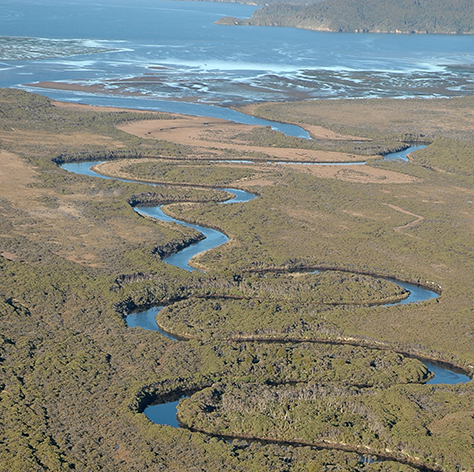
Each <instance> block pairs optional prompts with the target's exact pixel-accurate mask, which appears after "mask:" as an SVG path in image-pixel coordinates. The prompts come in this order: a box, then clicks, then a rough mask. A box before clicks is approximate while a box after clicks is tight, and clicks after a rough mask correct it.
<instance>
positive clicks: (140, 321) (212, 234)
mask: <svg viewBox="0 0 474 472" xmlns="http://www.w3.org/2000/svg"><path fill="white" fill-rule="evenodd" d="M416 149H420V146H417V147H416V148H409V149H407V150H405V151H401V152H399V153H394V154H393V155H388V156H385V159H403V160H407V157H406V156H407V155H408V154H409V153H410V152H412V151H414V150H416ZM101 162H103V161H93V162H92V161H91V162H79V163H66V164H63V165H62V166H61V167H62V168H63V169H65V170H67V171H69V172H73V173H76V174H81V175H87V176H90V177H100V178H104V179H113V177H108V176H105V175H102V174H98V173H96V172H94V171H93V170H92V167H94V166H95V165H97V164H100V163H101ZM117 180H121V181H124V182H134V181H133V180H126V179H117ZM148 185H154V184H148ZM220 190H223V191H226V192H229V193H231V194H233V195H234V198H232V199H229V200H227V201H225V202H223V203H235V202H248V201H250V200H252V199H254V198H256V196H255V195H253V194H251V193H248V192H245V191H243V190H239V189H231V188H222V189H220ZM134 209H135V211H137V212H138V213H140V214H142V215H146V216H149V217H152V218H155V219H158V220H160V221H166V222H175V223H178V224H182V225H184V226H187V227H190V228H194V229H195V230H197V231H199V232H200V233H202V234H203V235H204V236H205V239H203V240H201V241H198V242H197V243H194V244H192V245H190V246H188V247H186V248H184V249H182V250H181V251H179V252H177V253H174V254H172V255H170V256H169V257H166V258H165V259H163V261H164V262H166V263H168V264H172V265H175V266H176V267H179V268H182V269H185V270H188V271H193V270H197V269H195V268H193V267H191V266H190V265H189V261H190V259H191V258H193V257H194V256H196V255H197V254H200V253H201V252H204V251H207V250H210V249H213V248H215V247H218V246H220V245H222V244H224V243H226V242H227V241H228V239H229V238H228V237H227V236H226V235H225V234H223V233H221V232H220V231H217V230H215V229H212V228H207V227H204V226H200V225H196V224H191V223H187V222H184V221H179V220H176V219H175V218H172V217H170V216H168V215H166V214H165V213H164V212H163V210H162V209H161V205H159V206H151V207H135V208H134ZM392 281H393V282H395V283H397V284H398V285H400V286H402V287H403V288H405V289H406V290H408V291H409V292H410V293H409V296H408V297H407V298H405V299H404V300H402V301H400V302H398V303H395V304H393V305H398V304H408V303H416V302H421V301H427V300H430V299H432V298H436V297H437V296H438V294H437V293H436V292H433V291H430V290H427V289H425V288H423V287H419V286H417V285H413V284H409V283H407V282H400V281H398V280H393V279H392ZM387 306H390V305H387ZM161 308H162V307H154V308H151V309H148V310H145V311H141V312H137V313H132V314H130V315H128V316H127V320H126V321H127V326H129V327H140V328H142V329H146V330H151V331H158V332H160V333H161V334H162V335H163V336H166V337H168V338H171V339H173V340H176V338H175V337H174V336H173V335H171V334H169V333H166V332H164V331H162V330H161V329H160V327H159V326H158V325H157V323H156V320H155V317H156V314H157V313H158V311H159V310H160V309H161ZM422 362H423V363H424V364H425V365H426V367H427V368H428V370H429V371H430V372H432V373H433V374H434V377H433V378H432V379H431V380H429V381H428V382H427V384H457V383H465V382H469V381H470V378H469V377H468V376H467V375H464V374H461V373H458V372H455V371H453V370H450V369H448V368H446V367H443V366H440V365H436V364H433V363H430V362H425V361H422ZM178 403H179V399H178V400H176V399H175V400H173V401H171V402H167V403H161V404H157V405H150V406H148V407H146V409H145V411H144V413H145V415H146V416H147V417H148V418H149V419H150V420H151V421H152V422H154V423H157V424H162V425H169V426H174V427H179V423H178V420H177V418H176V408H177V405H178Z"/></svg>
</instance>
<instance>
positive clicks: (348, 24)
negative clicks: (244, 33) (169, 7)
mask: <svg viewBox="0 0 474 472" xmlns="http://www.w3.org/2000/svg"><path fill="white" fill-rule="evenodd" d="M219 23H220V24H240V25H256V26H290V27H296V28H305V29H312V30H320V31H334V32H370V33H438V34H439V33H441V34H466V33H473V32H474V6H473V4H472V2H471V1H470V0H446V1H445V0H400V1H399V0H325V1H323V2H316V3H314V2H311V3H310V2H307V4H306V5H301V4H297V2H292V1H288V2H287V1H285V2H279V3H275V4H270V5H268V6H265V7H264V8H262V9H259V10H257V11H256V12H255V13H254V14H253V15H252V18H250V19H243V20H239V19H236V18H228V17H227V18H222V19H221V20H219Z"/></svg>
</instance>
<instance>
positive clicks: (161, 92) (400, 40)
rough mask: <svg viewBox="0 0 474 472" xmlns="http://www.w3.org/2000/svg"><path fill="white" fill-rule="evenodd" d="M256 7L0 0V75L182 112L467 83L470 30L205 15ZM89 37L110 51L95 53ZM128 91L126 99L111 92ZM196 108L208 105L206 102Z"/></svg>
mask: <svg viewBox="0 0 474 472" xmlns="http://www.w3.org/2000/svg"><path fill="white" fill-rule="evenodd" d="M255 9H256V7H254V6H249V5H238V4H233V3H206V2H180V1H176V2H175V1H165V0H135V1H134V2H126V1H124V0H122V1H117V0H100V2H99V1H97V0H95V1H94V0H85V1H83V2H75V1H72V0H69V1H68V0H45V1H42V2H37V1H36V0H18V1H15V2H13V1H11V0H0V20H1V25H2V31H1V34H2V35H4V36H6V37H8V38H7V39H8V40H9V41H10V43H11V44H12V47H10V48H9V49H8V54H6V53H4V52H2V51H7V48H6V47H4V46H3V45H2V48H3V49H2V48H0V61H1V63H0V85H1V86H6V87H11V86H15V87H21V86H23V85H24V84H31V83H36V82H39V81H63V82H70V83H80V84H83V85H100V86H103V87H104V89H103V90H102V92H101V93H98V92H97V93H91V92H90V91H88V92H87V93H80V92H74V91H65V92H57V91H45V90H43V91H42V92H41V90H40V89H33V88H31V89H29V90H36V91H38V92H41V93H44V94H47V95H48V96H51V97H57V98H60V99H63V100H70V101H80V102H83V103H93V104H103V105H109V104H110V105H114V104H119V105H120V106H127V104H128V103H129V104H130V106H133V107H136V106H137V100H139V99H138V98H137V97H138V96H140V97H141V98H142V101H143V100H144V101H146V100H148V99H150V100H155V101H162V102H168V103H169V105H166V103H163V105H162V106H163V107H166V106H169V107H170V109H169V111H173V109H175V108H174V107H175V106H177V105H176V103H177V102H178V101H181V100H182V99H185V100H187V101H188V102H193V103H185V104H183V105H181V106H182V108H179V106H178V109H180V110H181V109H182V110H185V109H187V110H190V111H189V112H190V113H192V114H194V113H196V112H197V111H196V110H198V109H199V108H200V106H201V105H207V106H208V107H209V106H210V108H212V109H214V108H218V107H216V106H215V105H224V106H229V105H233V104H242V103H253V102H256V101H275V100H295V99H312V98H366V97H400V98H404V97H434V96H462V95H472V94H473V93H474V88H473V87H472V85H473V83H474V75H473V74H474V71H473V68H472V67H471V65H472V64H473V63H474V41H472V37H471V36H470V35H465V36H455V35H387V34H350V33H339V34H333V33H324V32H315V31H306V30H299V29H292V28H267V27H232V26H220V25H216V24H214V22H215V21H216V20H217V19H219V18H220V17H222V16H236V17H240V18H244V17H249V16H251V14H252V12H253V11H254V10H255ZM20 36H21V37H25V36H26V37H31V38H42V39H41V41H40V40H38V41H36V43H37V44H36V46H35V47H36V51H31V48H32V46H31V44H30V45H29V46H28V47H27V46H25V45H24V44H23V45H21V47H20V46H18V44H15V42H14V41H13V43H12V41H11V40H12V38H15V37H20ZM48 39H49V40H50V42H51V44H50V45H49V47H48V44H47V42H48ZM58 39H60V40H65V39H74V40H79V44H80V47H79V49H80V51H78V53H77V54H73V52H72V51H69V49H68V47H70V45H68V44H67V43H66V42H65V43H64V47H63V48H61V43H58V42H57V41H53V40H58ZM15 46H18V47H17V48H16V49H15ZM35 47H33V49H35ZM100 48H107V49H108V50H109V51H108V52H97V51H100ZM73 49H74V48H73ZM82 49H84V50H83V51H82ZM68 51H69V52H68ZM80 52H82V53H80ZM12 53H13V56H12ZM32 53H36V58H34V54H33V56H32ZM69 53H70V54H71V55H70V56H67V54H69ZM2 54H3V56H2ZM15 54H16V55H15ZM65 54H66V57H64V55H65ZM55 55H56V56H58V57H55ZM59 56H61V57H59ZM12 57H14V58H15V57H16V59H17V60H12ZM25 58H28V59H25ZM144 78H145V80H144ZM132 93H133V94H135V95H136V96H135V97H134V98H133V101H127V100H124V101H123V102H121V101H120V100H121V99H125V98H127V95H130V94H132ZM153 106H154V107H155V108H156V102H155V104H154V105H153ZM182 112H183V113H187V111H182ZM205 115H206V116H214V115H213V114H212V113H210V112H209V110H208V111H206V113H205Z"/></svg>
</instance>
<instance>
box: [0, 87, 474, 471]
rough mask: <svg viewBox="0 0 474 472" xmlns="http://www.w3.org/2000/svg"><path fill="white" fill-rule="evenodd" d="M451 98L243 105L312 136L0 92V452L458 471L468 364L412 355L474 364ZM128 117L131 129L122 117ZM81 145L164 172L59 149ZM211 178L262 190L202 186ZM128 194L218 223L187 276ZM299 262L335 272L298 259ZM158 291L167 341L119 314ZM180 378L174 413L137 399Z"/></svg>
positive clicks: (459, 138)
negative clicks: (233, 196)
mask: <svg viewBox="0 0 474 472" xmlns="http://www.w3.org/2000/svg"><path fill="white" fill-rule="evenodd" d="M471 105H472V102H471V101H470V99H463V100H457V99H454V100H429V101H422V100H404V101H390V100H372V101H350V102H349V101H348V102H345V101H341V102H311V103H308V102H304V103H290V104H265V105H261V106H259V107H257V108H255V109H254V110H252V112H253V113H255V114H257V115H259V116H265V117H268V118H270V119H281V117H283V116H284V117H286V119H287V120H288V121H291V122H298V123H299V124H301V125H303V126H307V127H317V128H313V129H317V130H319V131H318V132H319V133H320V134H319V137H318V139H317V143H316V145H317V149H316V148H313V149H304V148H303V147H302V146H303V144H301V143H297V142H295V141H294V140H291V139H286V138H284V137H282V136H280V135H275V134H274V133H271V132H269V131H268V130H267V129H258V128H256V129H239V130H238V132H234V131H233V133H234V134H233V135H232V136H233V137H232V136H231V135H230V134H226V132H227V131H226V130H228V128H229V127H228V126H227V125H225V126H224V127H223V129H222V130H221V132H219V129H218V128H217V126H216V129H214V130H213V131H214V137H212V136H210V135H209V134H207V135H206V132H205V130H204V129H202V130H201V129H200V128H199V126H198V124H197V123H194V124H195V125H196V128H197V131H199V132H201V131H202V133H203V134H202V135H201V138H202V139H200V142H198V143H195V144H196V145H195V146H193V142H192V140H190V139H189V136H190V135H189V133H188V131H189V127H188V130H183V133H182V134H181V135H180V134H179V133H175V134H174V137H173V138H169V136H168V138H166V137H165V136H166V135H167V134H166V133H163V134H160V133H159V129H160V127H159V125H160V123H162V125H161V128H162V129H165V128H169V123H170V121H171V120H177V119H180V118H177V117H176V116H174V115H167V114H151V113H135V112H129V111H123V110H113V109H104V110H101V109H94V108H92V107H80V106H64V105H63V106H61V105H59V104H56V103H54V102H51V101H50V100H48V99H46V98H43V97H40V96H37V95H32V94H26V93H23V92H19V91H13V90H2V91H1V93H0V109H1V110H2V113H1V114H0V145H1V152H0V162H1V174H0V182H1V199H0V212H1V219H0V227H1V229H0V244H1V246H0V255H1V257H0V265H1V279H2V282H1V285H0V287H1V289H0V307H1V308H0V313H1V315H0V324H1V329H0V335H1V337H0V339H1V344H0V358H1V359H0V372H1V374H0V398H1V401H0V411H1V415H0V416H1V418H2V421H1V428H0V437H1V439H0V441H1V444H2V445H1V447H0V458H1V459H0V470H2V471H7V470H8V471H11V470H13V471H23V470H71V469H76V470H127V471H133V470H137V471H138V470H140V471H142V470H193V469H192V468H194V469H195V470H203V469H204V470H242V471H244V470H245V471H252V470H259V471H260V470H276V471H287V470H292V471H299V470H302V471H303V470H317V471H319V470H324V471H325V470H328V471H329V470H346V471H382V470H384V471H413V470H446V471H461V470H466V471H470V470H472V463H473V462H474V458H473V455H472V454H473V453H472V441H473V437H472V431H473V428H472V414H473V413H472V404H473V403H472V400H473V399H472V396H473V390H472V389H473V387H472V385H471V383H467V384H464V385H460V386H445V385H440V386H436V385H430V386H427V385H421V384H420V382H421V383H422V382H424V381H425V380H426V379H428V378H429V374H428V372H427V371H426V368H425V367H424V366H423V365H422V364H421V363H420V362H419V361H418V360H416V359H415V357H429V358H434V359H439V360H443V361H445V362H449V363H452V364H455V365H458V366H460V367H462V368H463V369H465V370H466V371H467V372H472V370H473V369H474V368H473V367H472V366H473V365H474V350H473V348H472V345H473V344H472V339H473V335H474V325H473V319H474V317H473V309H472V306H474V305H473V299H472V298H473V293H474V290H473V287H472V269H473V267H472V261H473V257H472V256H473V254H472V251H473V245H472V231H473V223H474V222H473V212H472V201H473V199H474V189H473V174H472V157H473V155H474V143H473V142H472V133H471V132H470V130H472V119H473V118H472V117H473V115H472V110H471V109H472V107H471ZM182 120H185V121H187V122H188V124H189V119H188V118H182ZM136 123H140V126H141V127H142V128H141V129H142V134H141V135H140V134H139V133H135V134H132V133H131V132H125V131H124V129H126V130H128V131H130V127H132V129H136V128H133V126H136V125H135V124H136ZM174 124H176V123H174ZM147 126H149V128H147ZM147 129H148V131H150V134H148V131H147ZM322 129H324V130H326V131H324V132H325V133H326V135H325V136H324V135H323V133H322ZM155 133H156V134H155ZM219 133H220V136H221V137H220V138H219V140H220V144H221V145H220V146H217V145H216V143H218V141H219V140H217V139H216V135H217V134H219ZM168 135H169V133H168ZM353 137H357V138H359V139H357V142H356V141H354V139H353ZM328 138H334V139H328ZM341 138H344V139H341ZM360 138H364V140H363V141H361V140H360ZM272 139H274V140H275V143H278V145H277V146H275V150H273V151H272V150H271V149H270V148H272V146H271V142H272ZM412 140H413V141H426V142H430V143H432V144H430V145H429V146H428V147H427V148H426V150H424V151H418V152H417V153H415V154H413V155H411V156H410V163H390V162H384V161H383V160H382V159H377V158H373V159H372V160H371V161H370V162H371V163H370V165H366V166H361V167H357V166H351V167H350V168H345V169H341V168H338V169H337V170H334V171H332V172H330V171H323V170H318V168H317V167H316V166H314V167H311V168H308V166H289V165H284V166H283V165H277V164H275V163H273V164H266V163H265V164H264V163H263V161H257V163H256V164H245V163H235V164H232V163H229V162H220V163H219V164H216V163H214V161H215V160H220V161H227V160H229V159H235V156H236V155H238V156H243V155H245V156H247V157H248V156H249V155H250V154H253V155H254V156H256V157H257V159H258V156H265V159H267V157H268V156H270V161H272V160H274V161H276V160H280V157H281V154H285V155H287V156H288V155H290V154H291V153H292V152H293V153H298V152H308V153H314V155H311V157H308V159H312V160H314V161H317V160H331V159H332V158H331V156H332V153H335V152H336V153H344V152H346V153H347V160H358V159H359V156H364V155H374V153H373V152H372V151H373V150H378V151H376V152H375V154H377V152H380V151H381V150H383V149H396V148H400V147H403V146H404V145H405V141H412ZM206 141H207V144H206ZM237 141H238V142H237ZM237 145H239V146H245V147H242V148H238V147H237ZM300 146H301V148H300ZM356 151H357V152H356ZM359 151H360V153H359ZM325 154H326V158H325V157H324V156H325ZM315 156H319V157H315ZM87 159H104V160H106V161H110V162H107V164H105V165H104V166H103V167H102V168H101V172H104V173H110V174H112V175H120V176H129V177H138V178H139V179H140V178H141V179H143V180H158V181H161V182H164V183H166V184H167V185H165V186H163V187H159V188H154V189H153V190H150V187H149V186H147V185H145V184H144V183H134V184H132V183H125V182H118V181H113V180H101V179H94V178H89V177H84V176H78V175H72V174H69V173H67V172H66V171H64V170H62V169H61V168H60V167H58V165H57V163H58V162H65V161H74V160H76V161H77V160H87ZM362 160H365V159H362ZM211 161H212V162H211ZM362 174H363V175H362ZM175 184H187V185H186V186H184V187H183V186H181V185H175ZM216 185H226V186H237V187H239V186H240V187H242V188H247V189H250V190H251V191H254V192H256V193H258V196H259V198H257V199H255V200H252V201H251V202H247V203H245V204H240V203H237V204H232V205H219V204H218V203H217V202H218V201H221V200H222V199H225V198H226V194H225V193H222V192H219V191H218V190H216V189H215V188H208V187H215V186H216ZM140 202H144V203H151V202H152V203H155V204H158V203H166V204H167V206H166V211H167V212H168V213H170V214H172V215H174V216H176V217H178V218H180V219H185V220H187V221H195V222H198V223H200V224H203V225H208V226H214V227H217V228H221V229H222V230H223V231H225V232H226V234H228V235H229V237H230V242H229V243H228V244H226V245H224V246H222V247H220V248H217V249H214V250H212V251H209V252H207V253H205V254H202V255H200V256H198V257H197V258H196V259H195V260H194V261H193V263H194V264H195V265H197V266H199V267H202V268H205V269H206V273H189V272H186V271H181V270H179V269H176V268H174V267H172V266H170V265H169V264H164V263H163V261H162V260H161V258H160V257H159V255H158V254H160V250H159V249H160V248H163V247H169V245H170V243H171V242H173V241H174V242H175V243H176V242H180V243H184V244H186V241H189V240H191V239H193V238H195V237H196V233H195V232H194V231H193V230H190V229H186V228H183V227H181V226H179V225H175V224H162V223H159V222H155V221H152V220H149V219H147V218H143V217H140V216H139V215H138V214H137V213H136V212H135V211H134V210H133V208H132V207H131V204H133V205H135V204H139V203H140ZM318 267H319V268H330V269H339V270H338V271H337V270H331V271H327V272H320V273H319V274H308V273H307V272H305V269H309V268H313V269H315V268H318ZM370 274H372V275H381V276H391V277H394V278H398V279H401V280H412V281H415V282H417V283H421V284H424V285H428V286H433V287H434V288H436V289H437V290H438V291H440V292H441V296H440V297H439V298H438V299H437V300H431V301H429V302H424V303H420V304H417V305H399V306H392V307H384V306H380V304H378V303H382V302H383V301H386V300H393V299H400V298H402V297H403V296H404V295H405V294H404V293H403V291H402V290H400V289H399V288H398V286H396V285H395V284H393V283H390V282H386V281H384V280H381V279H379V278H376V277H373V276H371V275H370ZM158 304H164V305H166V308H165V309H163V310H162V311H161V312H160V315H159V320H160V323H162V324H163V325H165V327H166V329H168V330H170V331H173V332H175V333H176V334H181V335H188V337H189V338H190V339H189V340H188V341H179V342H175V341H172V340H169V339H167V338H165V337H163V336H162V335H160V334H159V333H157V332H148V331H144V330H141V329H139V328H127V326H126V323H125V321H124V316H126V314H127V313H128V312H130V311H131V310H134V309H137V308H140V307H148V306H152V305H158ZM269 341H271V342H269ZM184 391H187V392H192V391H194V392H197V393H195V395H193V396H191V398H190V399H189V400H186V401H185V402H183V403H182V405H181V406H180V409H179V414H180V417H181V419H182V421H183V423H184V425H187V426H188V427H189V428H191V429H186V428H181V429H175V428H170V427H165V426H160V425H156V424H151V423H150V422H149V421H148V420H147V419H146V417H145V416H144V415H143V414H141V413H140V411H142V409H143V407H144V406H145V405H146V404H147V403H149V402H152V401H155V400H157V399H165V398H167V396H172V395H173V394H175V393H176V392H184ZM276 398H278V401H276V400H275V399H276ZM315 412H317V414H316V413H315ZM192 430H201V431H203V433H200V432H195V431H192ZM225 436H230V437H235V438H238V437H240V438H241V439H236V440H234V441H230V442H229V441H225V440H223V439H222V438H223V437H225ZM249 437H252V438H254V439H257V440H259V441H249V439H248V438H249ZM268 440H270V442H265V441H268ZM262 441H263V442H262ZM272 441H273V442H272ZM342 443H344V444H345V445H346V447H341V444H342ZM361 448H362V449H361ZM364 448H365V449H364ZM387 449H388V450H389V451H388V452H387ZM384 454H385V455H384ZM361 456H374V457H379V458H381V459H386V460H384V461H381V462H371V461H364V460H361ZM190 458H192V466H190ZM423 467H425V469H423Z"/></svg>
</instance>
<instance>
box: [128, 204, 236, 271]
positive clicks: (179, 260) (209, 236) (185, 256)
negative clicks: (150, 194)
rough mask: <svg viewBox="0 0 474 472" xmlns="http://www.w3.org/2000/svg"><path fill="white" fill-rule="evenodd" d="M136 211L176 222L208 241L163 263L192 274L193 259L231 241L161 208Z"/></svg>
mask: <svg viewBox="0 0 474 472" xmlns="http://www.w3.org/2000/svg"><path fill="white" fill-rule="evenodd" d="M135 211H137V212H138V213H141V214H143V215H147V216H150V217H152V218H156V219H157V220H160V221H166V222H174V223H178V224H181V225H183V226H187V227H188V228H193V229H195V230H197V231H199V232H200V233H202V234H203V235H204V236H205V237H206V239H203V240H201V241H199V242H197V243H194V244H192V245H191V246H188V247H186V248H184V249H182V250H181V251H179V252H176V253H174V254H171V255H170V256H168V257H166V258H164V259H163V262H166V263H167V264H171V265H174V266H176V267H179V268H180V269H185V270H188V271H190V272H191V271H194V270H196V269H195V268H194V267H191V266H190V265H189V261H190V259H191V258H193V257H194V256H196V255H197V254H200V253H201V252H204V251H207V250H209V249H213V248H215V247H218V246H221V245H222V244H224V243H226V242H227V241H228V240H229V238H228V237H227V236H226V235H225V234H223V233H221V232H220V231H217V230H215V229H212V228H206V227H205V226H200V225H195V224H191V223H186V222H184V221H179V220H176V219H174V218H172V217H171V216H168V215H167V214H166V213H164V212H163V210H162V209H161V207H140V208H135Z"/></svg>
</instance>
